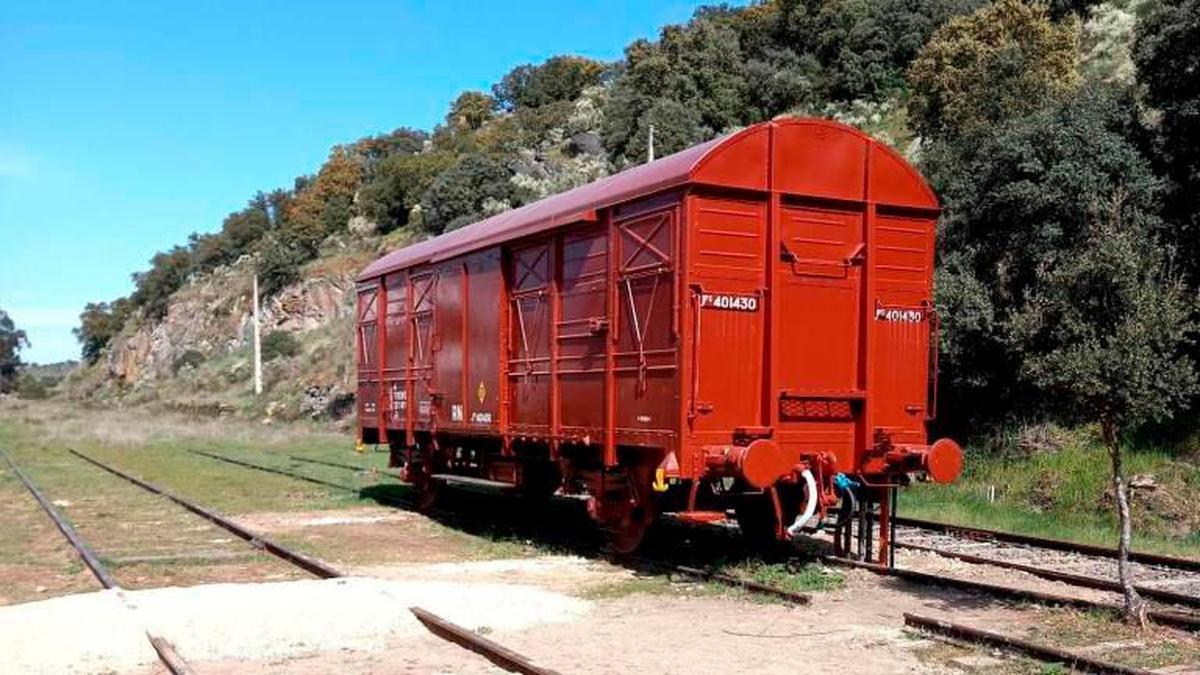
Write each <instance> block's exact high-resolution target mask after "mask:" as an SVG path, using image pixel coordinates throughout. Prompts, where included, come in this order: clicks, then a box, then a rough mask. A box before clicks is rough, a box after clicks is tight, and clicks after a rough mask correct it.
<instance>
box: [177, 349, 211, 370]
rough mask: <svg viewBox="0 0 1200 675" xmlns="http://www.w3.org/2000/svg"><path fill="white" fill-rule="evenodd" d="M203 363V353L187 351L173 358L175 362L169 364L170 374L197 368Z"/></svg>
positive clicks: (192, 350) (193, 350)
mask: <svg viewBox="0 0 1200 675" xmlns="http://www.w3.org/2000/svg"><path fill="white" fill-rule="evenodd" d="M204 361H205V359H204V354H203V353H201V352H199V351H197V350H195V349H189V350H187V351H185V352H183V353H182V354H180V355H179V356H177V357H175V360H174V361H172V362H171V372H173V373H176V374H178V373H179V371H181V370H184V369H188V368H191V369H195V368H199V367H200V366H202V365H203V364H204Z"/></svg>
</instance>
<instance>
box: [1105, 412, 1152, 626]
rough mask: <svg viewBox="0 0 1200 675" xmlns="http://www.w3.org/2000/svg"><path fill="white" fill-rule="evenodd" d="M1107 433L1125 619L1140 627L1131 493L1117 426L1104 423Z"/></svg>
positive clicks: (1143, 615)
mask: <svg viewBox="0 0 1200 675" xmlns="http://www.w3.org/2000/svg"><path fill="white" fill-rule="evenodd" d="M1101 428H1102V430H1103V433H1104V444H1105V445H1107V446H1108V456H1109V458H1110V459H1111V460H1112V472H1113V491H1114V492H1115V493H1116V497H1117V516H1118V518H1119V519H1120V524H1121V536H1120V542H1119V543H1118V545H1117V575H1118V576H1119V577H1120V581H1121V589H1122V591H1123V593H1124V595H1125V606H1124V608H1123V611H1122V616H1123V618H1124V619H1125V620H1126V621H1128V622H1130V623H1136V624H1138V625H1140V626H1143V627H1144V626H1145V625H1146V601H1145V600H1143V599H1142V596H1140V595H1138V592H1137V590H1136V589H1134V587H1133V570H1131V569H1130V568H1129V547H1130V541H1131V540H1132V538H1133V518H1132V517H1131V516H1130V513H1129V491H1128V489H1127V487H1126V485H1125V470H1124V467H1123V466H1122V462H1121V444H1120V442H1119V441H1118V440H1117V429H1116V424H1114V423H1113V422H1112V421H1107V420H1106V421H1105V422H1102V423H1101Z"/></svg>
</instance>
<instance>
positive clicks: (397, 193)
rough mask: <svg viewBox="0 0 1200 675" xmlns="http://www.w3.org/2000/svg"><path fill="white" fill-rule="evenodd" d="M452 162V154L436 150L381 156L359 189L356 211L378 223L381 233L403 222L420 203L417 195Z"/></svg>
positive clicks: (423, 192)
mask: <svg viewBox="0 0 1200 675" xmlns="http://www.w3.org/2000/svg"><path fill="white" fill-rule="evenodd" d="M453 163H454V156H453V155H451V154H450V153H446V152H438V151H431V152H423V153H420V154H397V155H392V156H390V157H388V158H387V159H384V160H383V161H381V162H380V163H379V165H378V166H377V167H376V168H375V175H374V177H373V178H372V180H371V181H370V182H369V183H367V184H366V185H364V186H363V189H362V191H361V192H360V193H359V199H358V209H359V212H360V213H361V214H362V215H364V216H366V217H367V218H370V219H371V220H372V221H374V222H375V223H376V224H378V225H379V230H380V232H382V233H384V234H386V233H388V232H391V231H393V230H395V229H397V228H399V227H403V226H405V225H407V224H408V223H409V217H410V214H411V212H412V209H413V207H415V206H417V205H418V204H420V203H421V195H423V194H425V191H426V190H428V189H429V186H430V185H432V184H433V181H434V179H435V178H437V176H438V175H439V174H440V173H441V172H442V171H444V170H446V169H447V168H449V167H450V166H451V165H452V164H453Z"/></svg>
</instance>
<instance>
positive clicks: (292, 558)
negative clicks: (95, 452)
mask: <svg viewBox="0 0 1200 675" xmlns="http://www.w3.org/2000/svg"><path fill="white" fill-rule="evenodd" d="M68 452H70V453H71V454H73V455H75V456H76V457H79V458H80V459H82V460H84V461H86V462H88V463H90V464H92V465H94V466H96V467H97V468H100V469H102V470H104V471H107V472H109V473H111V474H113V475H114V476H117V477H119V478H122V479H124V480H126V481H128V482H130V483H132V484H134V485H136V486H138V487H140V488H142V489H144V490H146V491H148V492H152V493H154V494H156V495H159V496H161V497H164V498H166V499H168V500H170V501H172V502H174V503H176V504H178V505H179V506H182V507H183V508H185V509H187V510H188V511H191V512H192V513H194V514H196V515H198V516H200V517H202V518H204V519H206V520H208V521H210V522H212V523H214V524H215V525H217V526H219V527H221V528H223V529H225V530H227V531H229V532H230V533H232V534H234V535H236V536H238V537H240V538H242V539H244V540H246V541H247V542H249V543H250V544H251V545H252V546H255V547H256V548H262V549H263V550H265V551H267V552H269V553H271V554H272V555H274V556H276V557H278V558H279V559H281V560H283V561H285V562H287V563H290V564H292V565H295V566H296V567H299V568H300V569H303V570H305V571H306V572H309V573H311V574H313V575H314V576H317V577H319V578H322V579H332V578H339V577H344V576H346V575H345V573H343V572H341V571H339V570H338V569H336V568H334V567H333V566H331V565H329V564H327V563H324V562H322V561H320V560H317V559H316V558H313V557H311V556H308V555H305V554H303V553H300V552H299V551H295V550H292V549H290V548H288V547H286V546H283V545H282V544H280V543H278V542H276V541H274V540H272V539H269V538H267V537H265V536H263V535H261V534H257V533H255V532H253V531H251V530H250V529H248V528H246V527H244V526H242V525H240V524H239V523H237V522H236V521H234V520H232V519H230V518H228V517H226V516H223V515H221V514H219V513H217V512H216V511H214V510H212V509H210V508H207V507H204V506H201V505H200V504H197V503H196V502H193V501H191V500H189V499H185V498H183V497H181V496H179V495H177V494H175V493H173V492H171V491H170V490H167V489H166V488H163V487H160V486H158V485H155V484H154V483H151V482H149V481H147V480H144V479H141V478H139V477H137V476H134V475H133V474H130V473H128V472H125V471H123V470H121V469H118V468H116V467H114V466H111V465H109V464H105V463H104V462H101V461H100V460H98V459H96V458H94V457H91V456H89V455H86V454H84V453H82V452H79V451H77V450H74V449H68ZM200 454H205V455H206V456H211V457H214V458H217V457H220V456H219V455H211V454H209V453H200ZM236 463H237V464H242V465H243V466H248V467H249V466H253V465H250V464H248V463H241V462H236ZM293 477H296V478H302V477H301V476H299V475H296V476H293ZM322 484H325V485H334V484H333V483H324V482H322ZM346 489H352V488H346ZM411 611H412V612H413V614H414V615H415V616H416V617H417V619H418V620H419V621H420V622H421V623H422V624H423V625H424V626H425V627H426V628H428V629H429V630H430V632H431V633H433V634H434V635H437V636H438V637H441V638H443V639H446V640H449V641H450V642H453V643H455V644H457V645H459V646H462V647H464V648H466V649H469V650H471V651H474V652H476V653H478V654H481V655H483V656H484V657H485V658H487V659H488V660H490V661H492V662H493V663H495V664H496V665H498V666H500V667H502V668H504V669H506V670H509V671H512V672H517V673H525V674H527V675H557V674H556V673H554V671H552V670H547V669H545V668H540V667H538V666H536V665H535V664H534V663H533V662H532V661H530V660H529V659H527V658H525V657H524V656H521V655H520V654H517V653H516V652H513V651H511V650H509V649H506V648H504V647H503V646H501V645H499V644H497V643H495V642H493V641H491V640H488V639H486V638H484V637H482V636H479V635H476V634H475V633H473V632H471V631H469V630H466V629H465V628H462V627H460V626H456V625H455V624H452V623H450V622H449V621H446V620H445V619H442V618H440V617H438V616H437V615H435V614H433V613H431V612H428V611H426V610H423V609H420V608H417V607H414V608H411ZM172 672H173V673H175V671H172ZM181 672H183V673H190V671H181Z"/></svg>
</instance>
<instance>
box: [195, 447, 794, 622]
mask: <svg viewBox="0 0 1200 675" xmlns="http://www.w3.org/2000/svg"><path fill="white" fill-rule="evenodd" d="M189 452H193V453H195V454H199V455H203V456H204V457H209V458H211V459H214V460H217V461H223V462H228V463H230V464H233V465H235V466H241V467H244V468H249V469H256V470H258V471H264V472H266V473H272V474H275V475H282V476H290V477H292V478H295V479H297V480H303V481H309V482H316V481H318V479H315V478H313V477H311V476H305V475H303V474H298V473H294V472H291V471H287V470H285V469H280V468H278V467H272V466H266V465H263V464H258V463H256V462H248V461H245V460H240V459H234V458H232V457H225V456H224V455H218V454H215V453H210V452H201V451H198V450H189ZM318 463H320V464H325V465H328V466H333V467H337V468H344V469H347V470H354V471H358V470H359V469H358V467H351V466H349V465H342V464H338V463H335V462H318ZM319 482H320V484H322V485H325V486H329V487H337V488H339V489H342V490H347V491H352V492H355V493H357V492H359V491H358V490H357V489H356V488H352V487H350V486H347V485H339V484H337V483H333V482H329V481H319ZM375 499H377V500H378V498H377V497H376V498H375ZM381 503H384V504H387V505H390V506H396V507H399V508H404V509H406V510H410V511H411V510H417V503H416V501H415V500H409V499H403V498H390V499H387V500H386V501H381ZM437 513H438V515H440V516H445V517H450V518H456V517H457V515H456V514H453V513H451V512H448V511H444V510H437ZM590 552H591V553H593V554H595V555H599V554H600V553H602V551H601V550H599V549H594V550H592V551H590ZM621 561H623V562H626V563H629V564H633V565H638V566H641V567H646V568H653V569H656V570H659V571H662V572H667V573H671V574H677V575H679V576H683V577H689V578H693V579H702V580H707V581H711V582H714V583H719V584H722V585H725V586H730V587H733V588H739V589H741V590H744V591H747V592H749V593H755V594H758V595H764V596H771V597H774V598H776V599H779V600H784V601H786V602H790V603H792V604H797V605H804V604H808V603H809V602H810V601H811V599H812V598H811V597H810V596H808V595H806V594H804V593H797V592H795V591H789V590H786V589H782V588H776V587H774V586H769V585H766V584H760V583H756V582H753V581H748V580H746V579H739V578H737V577H734V576H731V575H728V574H723V573H720V572H714V571H712V570H705V569H701V568H698V567H691V566H688V565H680V564H676V563H669V562H663V561H659V560H654V559H651V558H646V557H642V556H622V557H621Z"/></svg>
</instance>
